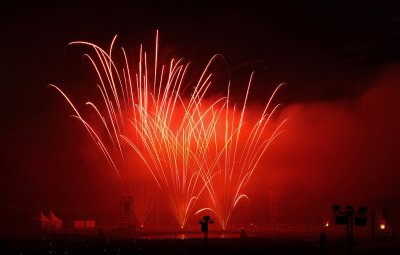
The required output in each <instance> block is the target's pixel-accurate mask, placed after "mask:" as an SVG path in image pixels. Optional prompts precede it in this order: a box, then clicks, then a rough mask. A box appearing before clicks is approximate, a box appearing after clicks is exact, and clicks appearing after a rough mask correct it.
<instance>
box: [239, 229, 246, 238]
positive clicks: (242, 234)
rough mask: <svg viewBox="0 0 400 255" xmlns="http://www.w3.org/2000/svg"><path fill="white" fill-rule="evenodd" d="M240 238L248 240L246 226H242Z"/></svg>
mask: <svg viewBox="0 0 400 255" xmlns="http://www.w3.org/2000/svg"><path fill="white" fill-rule="evenodd" d="M240 238H241V239H242V240H246V239H247V234H246V230H244V228H242V229H241V230H240Z"/></svg>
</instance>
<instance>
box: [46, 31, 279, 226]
mask: <svg viewBox="0 0 400 255" xmlns="http://www.w3.org/2000/svg"><path fill="white" fill-rule="evenodd" d="M115 41H116V37H114V39H113V40H112V43H111V46H110V48H109V49H108V50H104V49H102V48H101V47H99V46H97V45H95V44H93V43H89V42H84V41H77V42H72V43H70V45H80V46H85V47H89V49H90V53H88V54H85V55H84V56H85V57H86V58H87V59H88V61H89V63H90V64H91V65H92V67H93V70H94V71H95V72H96V75H97V78H98V84H97V93H98V95H100V96H101V99H102V100H100V101H98V102H95V101H88V102H86V105H87V107H88V110H89V111H92V112H91V115H90V116H91V117H90V118H89V117H87V116H89V115H85V116H84V114H83V110H82V109H78V107H76V106H75V104H74V103H73V102H72V100H71V99H70V98H69V96H67V94H66V93H65V92H64V90H62V89H61V88H60V87H59V86H57V85H53V84H51V85H49V86H50V87H52V88H54V89H55V90H57V91H58V92H59V93H60V94H61V95H62V96H63V97H64V98H65V100H66V101H67V103H68V104H69V105H70V107H71V108H72V110H73V112H74V115H73V117H74V118H76V119H78V120H79V121H80V122H81V123H82V125H83V126H84V128H85V129H86V130H87V132H88V134H89V135H90V137H91V138H92V140H93V141H94V143H95V144H96V145H97V147H98V149H99V150H100V151H101V152H102V154H103V155H104V157H105V158H106V160H107V162H108V164H109V165H110V167H111V168H112V169H113V170H114V171H115V173H116V175H117V176H118V177H119V179H120V180H121V183H122V185H124V187H126V190H127V192H128V193H130V195H132V197H133V207H134V211H135V215H136V218H137V220H138V222H139V224H140V225H144V224H145V223H146V222H147V220H148V218H149V215H150V211H151V207H152V205H153V203H154V200H155V199H156V197H155V196H154V194H155V192H152V190H158V191H159V193H160V194H161V195H162V196H163V197H164V198H165V199H166V201H167V203H168V205H169V208H170V211H171V213H172V214H173V216H174V218H175V219H176V222H177V224H178V225H179V227H181V228H183V227H184V226H185V224H186V223H187V221H188V219H189V217H190V216H191V215H193V213H200V212H203V211H206V210H208V211H212V212H213V213H214V214H215V217H216V218H217V220H218V222H219V224H220V225H221V227H222V228H223V229H225V228H226V226H227V224H228V223H229V220H230V218H231V216H232V213H233V211H234V209H235V207H236V206H237V205H238V203H239V202H240V201H241V199H244V198H247V196H246V194H245V188H246V186H247V185H248V184H249V182H250V180H251V177H252V175H253V173H254V170H255V169H257V165H258V164H259V162H260V160H261V158H262V156H263V155H264V153H265V151H266V149H267V148H268V146H269V145H270V144H271V142H272V141H273V140H274V139H275V138H276V137H277V136H278V135H279V134H280V133H281V126H282V125H283V124H284V122H285V120H284V121H282V122H279V123H278V124H276V123H274V125H271V122H272V119H271V118H272V116H273V115H274V113H275V112H276V110H277V108H278V105H272V98H273V97H274V95H275V93H276V91H277V90H278V89H279V88H280V87H281V85H279V86H278V87H277V88H276V90H275V91H274V92H273V94H272V96H271V97H270V98H268V101H267V103H266V105H265V107H264V109H263V110H262V111H260V112H259V113H258V117H257V119H255V120H254V119H253V118H248V117H247V115H246V113H247V111H246V109H247V104H248V102H247V101H248V96H249V92H250V87H251V84H252V80H253V76H254V73H252V74H251V76H250V78H249V82H248V84H247V89H246V91H245V92H246V93H245V96H244V100H242V102H240V103H235V102H234V100H233V99H232V96H231V95H230V85H229V83H228V84H227V85H226V90H225V91H226V94H225V95H222V96H217V97H215V96H214V95H210V92H209V91H210V88H211V87H213V86H221V84H214V83H213V77H214V76H213V72H212V70H211V69H212V68H211V66H212V63H213V62H215V61H217V59H218V58H219V55H215V56H213V57H212V58H211V59H210V61H209V62H208V64H207V66H206V67H205V68H204V70H203V72H202V73H201V75H200V77H199V78H198V79H197V80H196V83H195V84H194V85H193V89H192V90H191V91H190V92H189V93H190V94H188V92H187V91H186V90H187V88H188V87H189V86H188V84H187V79H186V78H187V76H188V75H189V72H190V71H189V63H186V62H185V61H184V60H183V59H171V60H170V61H169V62H166V63H165V64H164V63H160V62H159V60H158V58H159V56H158V55H159V52H158V32H157V34H156V40H155V49H154V52H152V55H153V57H152V60H149V54H148V53H147V52H146V51H145V50H144V49H143V47H142V46H140V50H139V56H138V59H137V64H135V65H132V62H131V61H132V60H131V59H129V58H128V57H127V54H126V52H125V50H124V49H123V48H122V49H121V51H119V50H118V52H117V51H116V50H115ZM115 55H117V56H118V57H116V56H115ZM224 86H225V85H224ZM93 115H94V116H96V117H95V118H93ZM132 157H135V158H139V159H140V161H141V164H140V165H141V166H143V167H142V168H143V169H140V170H138V168H139V167H133V165H132V163H131V162H132V160H131V158H132ZM128 176H129V178H130V179H133V181H129V180H128V179H129V178H128ZM200 197H204V199H205V200H206V201H207V206H205V207H199V206H198V204H199V203H197V201H198V200H199V198H200Z"/></svg>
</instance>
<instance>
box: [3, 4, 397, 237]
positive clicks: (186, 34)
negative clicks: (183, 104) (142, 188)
mask: <svg viewBox="0 0 400 255" xmlns="http://www.w3.org/2000/svg"><path fill="white" fill-rule="evenodd" d="M127 2H128V1H127ZM266 2H267V1H266ZM279 2H281V1H279ZM293 2H296V1H293ZM0 26H1V30H0V31H1V35H2V39H1V42H0V44H1V52H2V53H1V57H0V59H1V71H0V72H1V76H0V77H1V78H0V84H1V86H0V88H1V92H0V95H1V100H0V104H1V106H0V113H1V125H0V145H1V147H0V157H1V160H0V208H1V210H0V216H2V217H1V218H0V229H2V230H7V229H12V228H17V227H18V223H15V221H18V220H21V219H27V218H29V217H33V216H34V215H35V214H36V213H37V212H39V211H40V210H41V209H43V210H45V211H46V210H50V209H53V211H54V212H55V213H56V215H58V216H59V217H60V218H63V219H65V220H72V219H75V218H80V217H92V218H96V219H98V221H99V222H100V224H104V225H107V224H115V222H117V221H116V220H115V217H117V216H116V215H118V212H119V210H120V208H119V201H120V198H121V194H122V191H121V188H120V187H119V184H118V180H117V178H116V176H115V175H114V173H113V172H112V171H111V170H110V169H109V167H108V165H107V164H106V163H105V162H104V159H103V158H102V156H101V155H100V154H99V153H97V152H98V151H96V150H97V149H96V148H95V147H94V146H93V144H92V141H91V140H90V138H89V137H88V135H87V134H86V133H85V131H84V128H83V127H82V126H81V125H80V124H79V123H78V122H77V121H75V120H73V119H71V118H69V115H70V114H71V110H70V109H69V108H68V107H67V106H66V104H65V102H64V101H63V100H61V97H60V96H59V95H58V94H57V93H55V92H54V90H51V89H49V88H48V87H47V86H48V84H50V83H54V84H58V85H60V86H61V87H62V88H63V89H64V90H65V91H67V92H68V94H69V95H71V97H72V98H73V99H75V100H77V101H79V100H86V99H88V98H91V96H90V93H92V92H93V91H94V90H95V89H94V87H95V77H94V75H93V73H92V72H90V71H89V70H90V68H89V67H88V65H87V63H85V62H83V61H82V54H83V53H85V49H83V48H79V47H76V48H73V47H66V46H67V44H68V43H69V42H71V41H75V40H84V41H89V42H93V43H96V44H98V45H100V46H102V47H105V48H107V47H108V46H109V44H110V42H111V40H112V38H113V36H114V35H116V34H117V35H118V39H117V45H118V46H123V47H124V48H125V49H126V50H127V51H128V53H131V54H132V55H135V54H136V55H137V53H138V49H139V45H140V44H141V43H143V45H144V47H145V48H147V49H149V50H152V49H153V46H154V38H155V31H156V30H157V29H159V31H160V52H161V53H162V55H163V56H165V57H168V58H169V57H174V56H179V57H184V58H185V59H187V60H189V61H191V62H192V63H193V65H192V67H191V70H192V71H193V72H194V73H196V72H197V73H198V72H200V71H201V68H204V66H205V65H206V64H207V61H208V60H209V59H210V57H212V55H213V54H216V53H220V54H222V55H224V56H225V58H226V59H227V62H228V65H229V67H230V72H231V79H232V91H233V93H234V95H235V96H238V97H240V96H241V95H243V94H244V92H245V91H244V90H245V86H244V85H246V82H247V80H248V77H249V75H250V73H251V72H252V71H255V82H254V85H253V87H252V90H251V94H250V102H251V103H250V106H249V109H250V112H252V113H257V111H259V109H260V107H259V106H260V105H262V104H263V103H265V102H266V100H268V98H269V96H270V94H271V92H272V91H273V89H274V88H275V87H276V86H277V85H278V84H279V83H281V82H286V83H287V85H286V86H285V87H284V88H283V89H282V90H281V91H280V92H279V94H278V95H277V97H276V98H275V103H282V104H283V106H282V108H281V110H280V112H279V118H280V119H283V118H285V117H288V118H289V121H288V123H287V124H286V126H285V128H284V129H285V133H284V134H283V135H282V136H281V137H279V139H277V140H276V142H275V143H274V144H273V145H272V146H271V147H270V149H269V150H268V151H267V152H266V154H265V156H264V158H263V162H262V165H261V166H260V167H259V169H258V170H257V171H256V173H255V176H254V180H253V181H252V183H251V185H250V186H249V187H248V194H249V196H250V197H251V199H250V201H249V202H246V203H243V205H241V206H240V208H238V211H237V217H236V218H235V217H234V218H233V219H232V221H233V222H247V221H254V222H256V223H260V224H264V223H268V216H267V214H268V211H267V209H266V208H267V207H266V206H260V205H264V204H265V205H268V196H267V194H268V192H269V191H270V190H272V191H273V192H275V193H276V194H279V197H280V203H281V219H280V220H281V221H282V222H288V223H319V222H320V220H321V217H323V216H324V215H325V213H326V212H329V210H330V205H331V204H332V203H348V204H354V205H358V204H368V203H371V201H378V200H382V199H384V200H390V201H391V203H392V204H393V208H394V209H393V210H394V211H395V210H396V209H395V208H397V207H398V204H399V202H400V192H399V190H398V184H399V180H400V174H399V170H400V168H399V167H400V162H399V148H400V136H399V134H398V132H399V131H398V130H399V128H400V120H399V110H400V106H399V104H398V99H399V95H400V93H399V92H400V84H399V82H400V66H399V60H400V3H399V2H398V1H385V3H381V1H380V2H379V3H378V1H355V2H352V3H348V1H307V3H302V4H300V3H288V2H285V3H279V4H278V3H264V4H255V3H251V1H246V2H245V3H240V4H233V3H218V4H216V3H207V2H199V3H197V4H189V1H187V2H186V3H180V2H174V1H172V2H171V1H168V3H163V4H160V3H156V2H154V3H148V4H146V5H144V4H142V3H141V4H139V3H134V1H130V2H129V3H122V2H119V3H117V2H114V1H112V2H110V3H108V4H98V3H94V2H93V3H87V4H72V3H69V4H60V3H57V4H56V3H55V2H54V3H51V4H38V3H31V4H24V3H17V4H13V5H12V6H9V7H5V6H3V7H2V10H1V18H0ZM224 75H226V73H224V74H221V80H223V79H225V78H226V76H224ZM222 91H223V90H222ZM220 92H221V91H219V90H218V88H216V90H215V93H220ZM294 212H295V213H294ZM241 215H242V217H241ZM113 217H114V218H113ZM399 220H400V219H399Z"/></svg>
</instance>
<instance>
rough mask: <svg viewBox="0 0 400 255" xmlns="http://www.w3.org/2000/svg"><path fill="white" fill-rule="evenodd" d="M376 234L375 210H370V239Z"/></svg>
mask: <svg viewBox="0 0 400 255" xmlns="http://www.w3.org/2000/svg"><path fill="white" fill-rule="evenodd" d="M375 234H376V213H375V210H372V211H371V237H372V239H374V238H375Z"/></svg>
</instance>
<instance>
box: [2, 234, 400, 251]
mask: <svg viewBox="0 0 400 255" xmlns="http://www.w3.org/2000/svg"><path fill="white" fill-rule="evenodd" d="M345 248H346V246H345V242H344V240H343V239H336V240H328V242H327V245H326V247H324V249H323V250H322V249H321V247H320V244H319V239H318V237H317V238H315V239H309V238H307V239H305V238H294V237H288V238H282V237H280V238H272V237H250V238H247V239H243V238H224V239H222V238H211V239H209V240H208V246H207V247H206V246H205V245H204V240H203V239H201V238H193V239H183V240H181V239H142V238H121V237H119V238H116V237H114V238H111V237H102V236H86V237H83V236H76V235H66V234H59V235H52V236H49V235H46V236H44V235H35V236H29V237H27V236H25V237H12V238H11V237H9V238H3V239H1V244H0V254H18V255H19V254H132V255H134V254H346V249H345ZM353 254H400V243H399V242H398V241H395V240H375V241H371V240H369V241H368V240H364V241H362V240H361V241H358V242H356V243H355V246H354V252H353Z"/></svg>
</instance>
